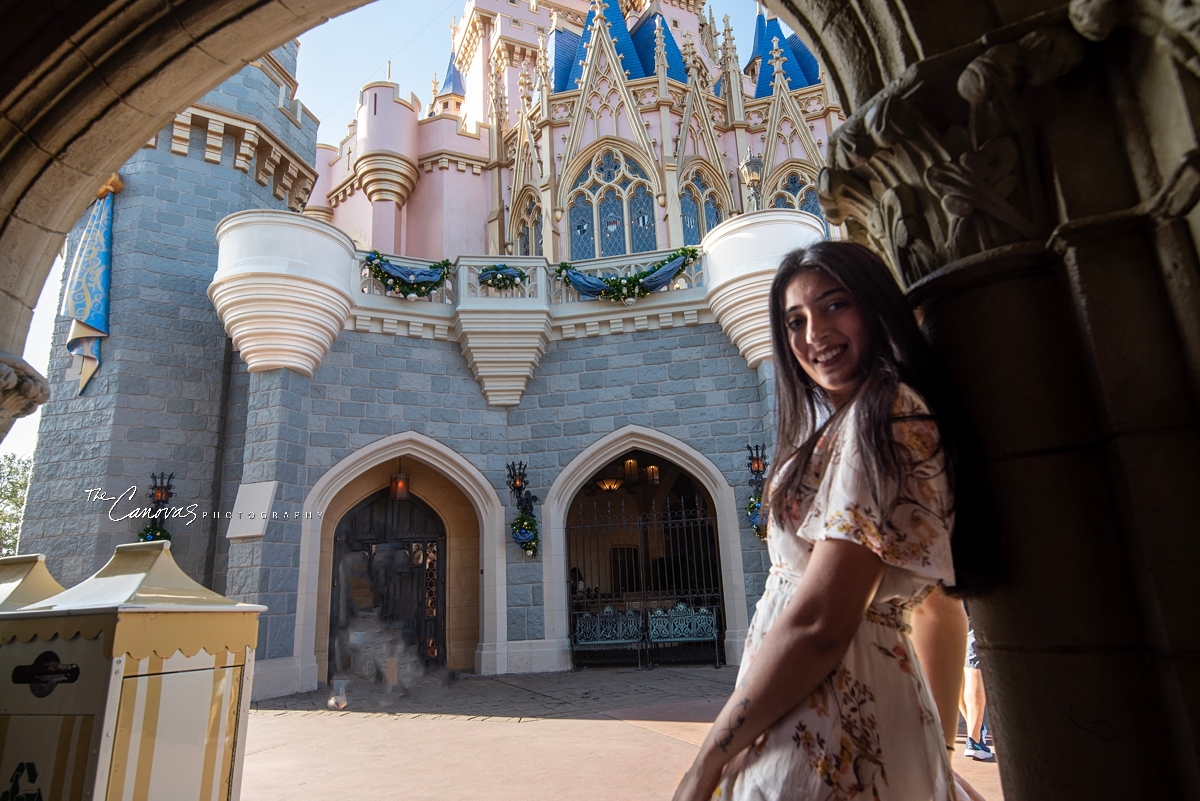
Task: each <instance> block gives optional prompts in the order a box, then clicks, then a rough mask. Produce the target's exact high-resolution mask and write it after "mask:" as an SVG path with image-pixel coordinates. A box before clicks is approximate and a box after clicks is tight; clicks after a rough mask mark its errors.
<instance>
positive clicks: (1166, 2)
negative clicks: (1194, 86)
mask: <svg viewBox="0 0 1200 801" xmlns="http://www.w3.org/2000/svg"><path fill="white" fill-rule="evenodd" d="M1069 9H1070V12H1069V13H1070V17H1071V25H1072V26H1074V28H1075V30H1077V31H1078V32H1079V33H1080V34H1081V35H1082V36H1084V37H1086V38H1088V39H1090V40H1092V41H1093V42H1100V41H1103V40H1104V39H1107V38H1108V36H1109V34H1111V33H1112V32H1113V31H1114V30H1116V29H1117V28H1120V27H1127V28H1133V29H1134V30H1136V31H1139V32H1141V33H1142V34H1144V35H1146V36H1149V37H1151V38H1153V39H1157V40H1158V41H1159V42H1160V43H1161V44H1162V45H1163V46H1164V47H1166V48H1167V49H1168V50H1169V51H1170V53H1171V55H1172V56H1174V57H1175V59H1176V60H1177V61H1179V63H1181V64H1183V66H1184V67H1186V68H1187V69H1188V70H1189V71H1190V72H1192V73H1193V74H1194V75H1197V76H1200V9H1198V8H1197V7H1196V4H1195V3H1192V2H1190V0H1071V3H1070V5H1069Z"/></svg>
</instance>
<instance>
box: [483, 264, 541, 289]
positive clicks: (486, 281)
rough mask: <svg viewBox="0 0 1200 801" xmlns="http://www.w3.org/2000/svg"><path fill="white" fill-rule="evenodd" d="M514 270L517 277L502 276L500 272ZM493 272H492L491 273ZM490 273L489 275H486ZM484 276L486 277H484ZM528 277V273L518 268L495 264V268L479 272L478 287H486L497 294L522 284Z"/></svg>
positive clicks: (486, 268)
mask: <svg viewBox="0 0 1200 801" xmlns="http://www.w3.org/2000/svg"><path fill="white" fill-rule="evenodd" d="M504 269H508V270H516V271H517V277H516V278H513V277H512V276H511V275H503V274H502V273H500V272H499V271H500V270H504ZM492 271H494V272H492ZM489 272H491V274H490V275H489V274H488V273H489ZM485 276H486V277H485ZM528 277H529V273H527V272H525V271H524V270H522V269H521V268H520V267H509V266H508V265H507V264H497V265H496V266H495V267H484V268H483V269H482V270H480V271H479V285H480V286H488V287H491V288H492V289H495V290H497V291H499V292H506V291H508V290H510V289H512V288H514V287H516V286H517V284H520V283H523V282H524V281H525V279H527V278H528Z"/></svg>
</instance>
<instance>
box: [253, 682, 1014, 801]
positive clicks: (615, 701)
mask: <svg viewBox="0 0 1200 801" xmlns="http://www.w3.org/2000/svg"><path fill="white" fill-rule="evenodd" d="M736 676H737V669H736V668H734V667H725V668H721V669H720V670H714V669H713V668H712V667H659V668H656V669H654V670H649V671H638V670H635V669H633V668H605V669H593V670H584V671H580V672H578V673H543V674H534V675H515V676H475V675H473V674H463V675H462V676H460V677H459V678H457V680H455V681H447V680H445V679H446V678H447V677H448V674H442V675H441V676H426V677H425V678H424V679H423V680H422V681H421V682H420V683H419V684H418V685H417V686H416V687H415V688H414V690H413V692H412V693H411V694H410V695H408V696H399V695H390V694H387V693H384V692H382V686H381V685H375V684H371V683H368V682H355V683H354V684H352V685H351V687H350V689H349V692H348V696H347V697H348V701H349V705H348V706H347V707H346V709H344V710H340V711H330V710H328V709H326V702H327V701H328V699H329V691H328V689H322V690H319V691H315V692H311V693H305V694H302V695H293V696H289V697H287V698H279V699H274V700H271V701H263V702H260V703H257V704H255V705H254V708H253V709H252V711H251V713H250V723H249V732H248V740H247V753H246V764H245V769H244V772H243V779H242V798H244V799H246V801H275V800H276V799H278V800H279V801H285V800H286V801H326V800H327V799H330V798H343V797H353V798H370V799H378V800H379V801H383V800H384V799H405V801H408V800H409V799H412V800H413V801H419V800H421V799H430V800H431V801H432V800H433V799H437V801H454V800H455V799H471V800H472V801H474V800H475V799H497V801H507V800H508V799H512V800H513V801H531V800H533V799H538V800H540V799H548V800H549V799H553V800H554V801H573V800H574V799H605V798H613V799H621V801H641V799H647V800H649V799H656V800H663V801H665V800H666V799H670V797H671V794H672V792H673V791H674V788H675V785H676V784H677V783H678V781H679V778H680V777H681V776H682V775H683V771H684V770H685V769H686V768H687V767H688V765H690V764H691V762H692V759H693V758H694V757H695V754H696V749H697V747H698V746H699V745H700V743H701V742H702V741H703V739H704V737H705V735H706V734H707V733H708V727H709V725H710V723H711V722H712V720H713V718H714V717H716V714H717V712H718V711H720V709H721V705H722V704H723V703H724V701H725V699H726V698H727V697H728V695H729V693H730V692H731V691H732V690H733V682H734V679H735V678H736ZM960 753H961V750H960ZM959 763H964V764H963V765H960V764H959ZM964 768H967V769H969V770H964ZM955 769H956V770H959V772H960V773H962V774H963V775H964V776H967V778H968V781H970V782H972V783H973V784H974V785H975V787H976V789H978V790H980V791H981V792H982V793H983V795H984V797H985V798H987V799H988V801H999V799H1000V793H999V780H998V774H997V770H996V768H995V766H994V764H993V765H983V764H982V763H973V762H970V761H969V760H964V759H963V758H962V757H961V756H959V757H956V759H955Z"/></svg>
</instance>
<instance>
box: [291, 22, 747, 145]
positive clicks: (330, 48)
mask: <svg viewBox="0 0 1200 801" xmlns="http://www.w3.org/2000/svg"><path fill="white" fill-rule="evenodd" d="M610 4H611V5H613V6H615V5H616V0H611V3H610ZM710 6H711V8H712V11H713V14H714V15H715V16H716V19H717V25H718V27H720V25H721V20H722V17H724V15H726V14H728V15H729V19H730V23H731V24H732V25H733V34H734V39H735V41H736V42H737V45H738V55H739V56H740V57H741V59H742V61H743V62H745V60H746V59H747V58H748V57H749V55H750V45H751V44H752V43H753V41H754V16H755V14H756V13H757V11H756V6H755V3H754V2H753V0H709V2H708V4H707V5H706V6H705V14H706V15H707V11H708V8H709V7H710ZM463 7H464V2H463V0H449V2H445V0H422V1H421V2H417V0H376V2H374V3H371V4H370V5H368V6H364V7H362V8H360V9H358V10H356V11H351V12H350V13H348V14H343V15H342V16H340V17H337V18H336V19H333V20H330V21H329V22H327V23H325V24H324V25H322V26H320V27H319V28H314V29H313V30H311V31H309V32H308V33H306V34H304V35H303V36H301V37H300V66H299V69H298V74H297V79H298V80H299V82H300V88H299V90H298V92H297V96H298V97H299V98H300V100H301V101H302V102H303V103H304V105H306V106H308V108H309V109H310V110H311V111H312V112H313V114H315V115H316V117H317V119H319V120H320V121H321V131H320V141H321V142H325V143H327V144H335V143H337V142H338V141H339V140H340V139H341V138H342V136H343V135H345V132H346V124H347V123H348V122H350V120H351V118H352V117H353V116H354V104H355V102H356V100H357V97H358V87H359V86H362V85H363V84H365V83H369V82H370V81H378V80H383V79H384V78H385V77H386V74H387V62H388V61H391V62H392V80H393V81H394V82H396V83H397V84H399V85H400V89H401V90H402V91H403V92H404V93H405V94H406V95H407V93H408V92H415V93H416V94H417V96H418V97H420V98H421V100H422V101H423V102H428V100H429V82H430V79H432V78H433V73H434V72H435V71H436V72H437V74H438V78H439V80H440V79H441V78H443V77H444V76H445V72H446V64H447V62H448V61H449V60H450V22H451V18H452V17H454V16H456V15H461V13H462V10H463Z"/></svg>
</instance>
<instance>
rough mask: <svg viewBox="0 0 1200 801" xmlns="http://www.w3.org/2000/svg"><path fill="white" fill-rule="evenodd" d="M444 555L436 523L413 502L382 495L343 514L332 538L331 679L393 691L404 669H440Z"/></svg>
mask: <svg viewBox="0 0 1200 801" xmlns="http://www.w3.org/2000/svg"><path fill="white" fill-rule="evenodd" d="M445 551H446V532H445V527H444V526H443V525H442V521H441V519H440V518H439V517H438V515H437V513H436V512H434V511H433V510H432V509H430V508H429V507H428V506H427V505H426V504H424V503H423V502H421V501H419V500H417V499H416V498H412V497H410V498H409V499H408V500H404V501H394V500H392V499H391V498H390V497H388V491H387V490H383V491H382V492H380V493H377V494H376V495H374V496H372V497H370V498H368V499H366V500H365V501H363V502H362V503H360V504H359V505H358V506H356V507H355V508H354V509H352V510H351V511H350V512H348V513H346V515H345V516H344V517H343V518H342V519H341V521H339V523H338V526H337V530H336V533H335V534H334V545H333V587H332V589H333V593H332V599H331V600H332V610H331V611H332V614H331V616H330V651H329V657H330V676H334V675H337V674H339V673H341V672H343V671H351V672H354V673H357V674H358V675H361V676H364V677H367V678H378V679H379V680H382V681H387V682H389V683H393V684H394V683H396V682H395V680H394V676H393V675H391V674H394V673H395V672H396V671H397V670H398V669H401V668H403V666H404V665H405V664H407V663H414V662H415V663H416V664H419V665H423V666H424V668H426V669H427V668H433V667H437V666H438V665H441V664H443V663H444V662H445V659H446V657H445V639H446V638H445V619H446V598H445V587H446V578H445V576H446V566H445ZM368 674H370V675H368Z"/></svg>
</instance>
